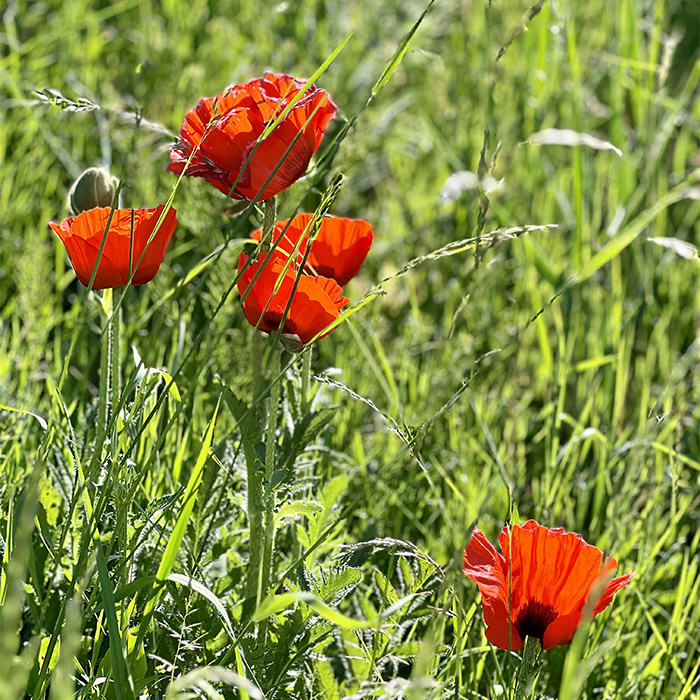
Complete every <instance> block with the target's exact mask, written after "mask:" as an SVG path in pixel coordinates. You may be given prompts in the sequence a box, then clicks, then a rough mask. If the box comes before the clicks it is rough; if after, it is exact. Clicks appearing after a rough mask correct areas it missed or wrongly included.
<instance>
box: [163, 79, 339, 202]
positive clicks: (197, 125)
mask: <svg viewBox="0 0 700 700" xmlns="http://www.w3.org/2000/svg"><path fill="white" fill-rule="evenodd" d="M305 84H306V81H303V80H296V79H294V78H292V77H291V76H287V75H282V74H276V73H267V74H265V76H264V77H263V78H255V79H253V80H250V81H248V82H247V83H243V84H240V85H235V86H233V87H230V88H228V89H227V90H226V91H224V92H223V93H222V94H220V95H218V96H217V97H216V98H203V99H201V100H200V101H199V102H198V103H197V105H196V106H195V108H194V109H192V110H190V111H189V112H188V113H187V115H186V116H185V119H184V121H183V124H182V127H181V129H180V138H179V141H178V143H177V144H175V146H173V148H172V149H171V152H170V161H171V162H170V165H169V170H171V171H173V172H176V173H182V172H183V170H184V169H185V165H186V164H187V162H188V159H190V157H191V160H190V161H189V166H188V167H187V171H186V173H185V174H186V175H190V176H195V177H204V178H205V179H206V180H207V181H208V182H210V183H211V184H213V185H214V186H215V187H217V188H218V189H219V190H220V191H221V192H225V193H226V194H229V192H230V191H231V189H232V188H233V185H234V183H236V187H235V190H233V192H231V196H232V197H235V198H238V199H242V198H246V199H254V198H256V197H258V198H259V199H260V200H265V199H269V198H270V197H273V196H275V195H276V194H278V193H279V192H281V191H282V190H284V189H286V188H287V187H289V186H290V185H291V184H293V183H294V182H295V181H296V180H298V179H299V178H300V177H301V176H302V175H304V173H305V172H306V169H307V167H308V165H309V160H310V159H311V156H312V155H313V154H314V153H315V151H316V150H317V149H318V147H319V145H320V143H321V139H322V138H323V134H324V132H325V130H326V127H327V126H328V123H329V122H330V120H331V119H332V118H333V117H334V116H335V113H336V107H335V105H334V104H333V102H331V100H330V98H329V97H328V94H327V93H326V92H325V91H324V90H321V89H319V88H317V87H316V86H313V85H312V86H310V87H309V88H308V90H307V91H306V92H305V93H304V94H303V95H302V97H301V98H300V99H299V100H298V101H297V102H296V103H295V104H294V106H293V107H292V108H291V110H290V111H289V113H288V114H287V115H286V116H285V118H284V119H283V120H282V121H281V122H280V123H279V124H278V126H277V127H276V129H275V130H274V131H273V132H272V133H271V134H270V135H269V136H268V137H267V138H266V139H265V140H264V141H262V142H259V139H260V136H261V135H262V134H263V132H264V130H265V128H266V127H267V125H268V124H270V123H271V122H272V121H273V120H274V119H276V118H277V117H278V116H279V115H280V114H282V112H283V111H284V109H285V108H286V107H287V106H288V105H290V103H291V101H292V100H294V99H295V98H296V96H297V95H298V94H299V92H300V91H301V89H302V88H303V87H304V85H305ZM287 149H290V150H289V153H287ZM193 151H194V155H192V153H193ZM285 153H287V155H286V156H285ZM249 156H250V162H249V163H248V165H247V167H245V169H244V170H243V173H242V174H241V170H242V169H243V168H244V165H245V164H246V161H247V159H248V157H249ZM273 173H274V174H273ZM270 176H271V179H270V183H269V184H268V185H267V186H265V187H264V184H265V182H266V181H267V179H268V178H270ZM263 187H264V190H263ZM261 190H263V191H261Z"/></svg>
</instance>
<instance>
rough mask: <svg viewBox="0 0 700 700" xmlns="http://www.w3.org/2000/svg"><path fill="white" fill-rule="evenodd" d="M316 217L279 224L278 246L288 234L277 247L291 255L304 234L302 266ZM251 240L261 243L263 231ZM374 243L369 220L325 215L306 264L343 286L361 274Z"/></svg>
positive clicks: (299, 218)
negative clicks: (310, 227)
mask: <svg viewBox="0 0 700 700" xmlns="http://www.w3.org/2000/svg"><path fill="white" fill-rule="evenodd" d="M312 216H313V214H297V215H296V216H295V217H294V218H293V219H292V220H291V221H290V220H289V219H287V220H285V221H278V222H277V224H276V225H275V231H274V233H273V235H272V241H273V243H274V242H277V240H278V239H279V237H280V235H281V234H282V231H284V236H283V237H282V239H281V240H280V241H279V243H278V244H277V245H278V247H279V248H280V249H281V250H283V251H285V252H286V253H289V254H291V252H292V250H293V248H294V246H295V245H296V243H297V241H298V240H299V239H300V238H301V237H302V235H303V240H302V242H301V243H300V245H299V248H298V252H299V258H298V260H299V262H300V263H301V260H302V259H303V256H304V253H305V252H306V245H307V241H308V239H309V230H307V226H308V225H309V222H310V221H311V218H312ZM285 227H287V228H286V231H285ZM251 237H252V238H254V239H255V240H258V241H259V240H260V239H261V238H262V229H258V230H257V231H254V232H253V233H252V234H251ZM373 240H374V234H373V233H372V226H371V225H370V224H369V223H368V222H367V221H364V220H363V219H343V218H339V217H335V216H325V217H323V218H322V219H321V221H320V226H319V230H318V235H317V236H316V238H315V239H314V240H313V243H312V245H311V251H310V252H309V255H308V257H307V259H306V263H307V265H309V267H310V268H311V269H312V270H313V271H314V272H315V273H316V274H318V275H323V276H324V277H330V278H331V279H334V280H335V281H336V282H337V283H338V284H339V285H341V286H343V285H345V284H347V283H348V282H349V281H350V280H351V279H352V278H353V277H354V276H355V275H356V274H357V273H358V272H359V270H360V267H362V263H363V262H364V261H365V258H366V257H367V253H368V252H369V249H370V247H371V245H372V241H373Z"/></svg>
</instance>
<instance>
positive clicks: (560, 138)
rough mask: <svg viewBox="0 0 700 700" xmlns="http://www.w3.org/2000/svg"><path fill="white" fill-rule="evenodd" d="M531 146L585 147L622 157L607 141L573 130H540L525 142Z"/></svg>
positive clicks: (618, 150)
mask: <svg viewBox="0 0 700 700" xmlns="http://www.w3.org/2000/svg"><path fill="white" fill-rule="evenodd" d="M523 143H529V144H531V145H532V146H587V147H588V148H593V149H595V150H596V151H614V152H615V153H616V154H617V155H618V156H620V157H622V151H621V150H620V149H619V148H617V146H613V145H612V144H611V143H610V142H609V141H603V140H602V139H599V138H598V137H596V136H593V135H592V134H585V133H582V132H579V131H574V130H573V129H542V131H537V132H536V133H534V134H532V136H530V138H529V139H528V140H527V141H524V142H523Z"/></svg>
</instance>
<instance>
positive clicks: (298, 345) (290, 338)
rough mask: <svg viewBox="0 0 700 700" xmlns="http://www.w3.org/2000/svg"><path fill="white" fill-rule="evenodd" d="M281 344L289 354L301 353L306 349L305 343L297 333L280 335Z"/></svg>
mask: <svg viewBox="0 0 700 700" xmlns="http://www.w3.org/2000/svg"><path fill="white" fill-rule="evenodd" d="M280 343H281V344H282V347H283V348H284V349H285V350H286V351H287V352H293V353H297V352H301V351H302V349H303V348H304V343H302V342H301V338H300V337H299V336H298V335H297V334H296V333H282V334H281V335H280Z"/></svg>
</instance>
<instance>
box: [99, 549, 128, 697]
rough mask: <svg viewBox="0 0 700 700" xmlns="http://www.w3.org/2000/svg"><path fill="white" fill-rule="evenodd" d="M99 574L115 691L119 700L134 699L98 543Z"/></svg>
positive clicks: (114, 608) (105, 569) (108, 582)
mask: <svg viewBox="0 0 700 700" xmlns="http://www.w3.org/2000/svg"><path fill="white" fill-rule="evenodd" d="M97 573H98V574H99V580H100V588H101V589H102V600H103V601H104V610H105V617H106V618H107V631H108V632H109V654H110V658H111V661H112V671H113V673H114V689H115V691H116V695H117V699H118V700H123V699H124V700H130V699H132V698H133V697H134V679H133V678H132V676H131V671H130V670H129V661H128V659H127V657H126V654H125V653H124V652H125V649H124V644H123V642H122V636H121V631H120V629H119V622H118V621H117V610H116V607H115V602H114V590H113V589H112V582H111V581H110V580H109V574H108V573H107V563H106V562H105V558H104V554H103V552H102V545H101V543H100V542H99V541H98V542H97Z"/></svg>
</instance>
